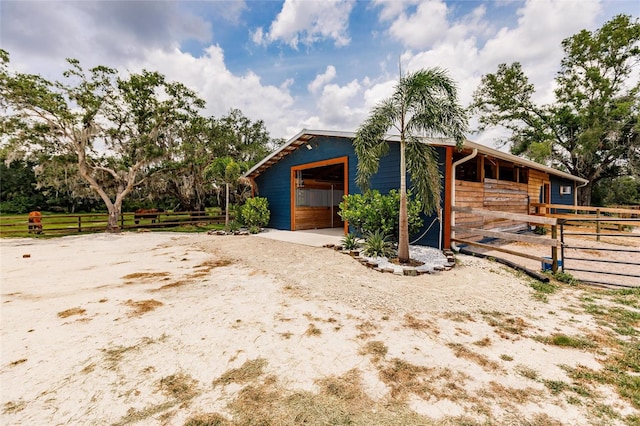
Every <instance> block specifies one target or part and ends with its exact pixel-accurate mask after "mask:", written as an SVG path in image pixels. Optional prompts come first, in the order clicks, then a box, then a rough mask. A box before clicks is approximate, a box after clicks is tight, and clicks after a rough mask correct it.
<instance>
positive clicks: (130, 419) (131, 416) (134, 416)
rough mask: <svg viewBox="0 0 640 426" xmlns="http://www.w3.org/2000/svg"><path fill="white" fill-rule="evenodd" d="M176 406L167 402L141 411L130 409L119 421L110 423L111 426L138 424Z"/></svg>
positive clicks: (174, 402)
mask: <svg viewBox="0 0 640 426" xmlns="http://www.w3.org/2000/svg"><path fill="white" fill-rule="evenodd" d="M177 404H178V402H176V401H167V402H163V403H161V404H155V405H152V406H150V407H146V408H143V409H141V410H136V409H135V408H133V407H131V408H129V409H128V410H127V414H125V415H124V417H122V418H121V419H120V420H119V421H117V422H115V423H112V426H125V425H130V424H133V423H138V422H140V421H142V420H145V419H148V418H149V417H152V416H155V415H156V414H158V413H162V412H164V411H167V410H168V409H170V408H171V407H175V406H176V405H177Z"/></svg>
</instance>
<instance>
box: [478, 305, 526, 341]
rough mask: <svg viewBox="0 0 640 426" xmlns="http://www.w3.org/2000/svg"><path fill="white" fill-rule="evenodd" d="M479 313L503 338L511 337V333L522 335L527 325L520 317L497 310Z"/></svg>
mask: <svg viewBox="0 0 640 426" xmlns="http://www.w3.org/2000/svg"><path fill="white" fill-rule="evenodd" d="M480 313H481V314H482V316H483V317H484V319H485V321H487V324H489V325H490V326H491V327H493V328H494V331H495V332H496V334H498V335H499V336H500V337H502V338H503V339H511V338H512V336H511V335H516V336H520V335H523V334H524V331H525V330H526V329H527V328H528V327H529V324H527V323H526V322H525V321H524V320H523V319H522V318H520V317H512V316H509V315H507V314H504V313H502V312H498V311H492V312H486V311H481V312H480Z"/></svg>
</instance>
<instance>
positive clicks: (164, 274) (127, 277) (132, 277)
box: [122, 272, 171, 284]
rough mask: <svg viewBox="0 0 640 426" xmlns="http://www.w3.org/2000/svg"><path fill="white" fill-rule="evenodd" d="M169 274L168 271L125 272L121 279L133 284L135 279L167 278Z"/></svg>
mask: <svg viewBox="0 0 640 426" xmlns="http://www.w3.org/2000/svg"><path fill="white" fill-rule="evenodd" d="M169 276H171V274H170V273H169V272H134V273H132V274H127V275H125V276H123V277H122V279H123V280H126V281H127V284H135V281H136V280H137V281H150V280H156V279H160V278H162V279H166V278H169Z"/></svg>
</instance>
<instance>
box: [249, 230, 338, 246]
mask: <svg viewBox="0 0 640 426" xmlns="http://www.w3.org/2000/svg"><path fill="white" fill-rule="evenodd" d="M255 236H256V237H260V238H268V239H271V240H278V241H286V242H289V243H296V244H303V245H306V246H312V247H322V246H324V245H325V244H335V245H338V244H340V240H342V238H343V237H344V229H343V228H325V229H309V230H304V231H282V230H280V229H269V228H268V229H265V230H264V231H262V232H260V233H259V234H255Z"/></svg>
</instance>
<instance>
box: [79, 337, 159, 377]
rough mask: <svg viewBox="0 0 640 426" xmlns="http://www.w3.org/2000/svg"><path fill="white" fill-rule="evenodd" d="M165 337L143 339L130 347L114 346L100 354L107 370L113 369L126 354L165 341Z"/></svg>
mask: <svg viewBox="0 0 640 426" xmlns="http://www.w3.org/2000/svg"><path fill="white" fill-rule="evenodd" d="M165 337H166V336H165V335H162V336H161V337H160V339H152V338H150V337H143V338H142V339H140V341H139V342H138V343H136V344H135V345H132V346H116V347H114V348H111V349H102V352H103V353H104V360H105V362H106V363H107V368H108V369H113V368H115V366H116V365H117V364H118V363H119V362H120V361H121V360H122V358H123V357H124V355H125V354H126V353H128V352H131V351H135V350H138V349H140V348H142V347H144V346H148V345H151V344H153V343H156V342H157V341H162V340H164V339H165ZM85 368H86V367H85Z"/></svg>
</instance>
